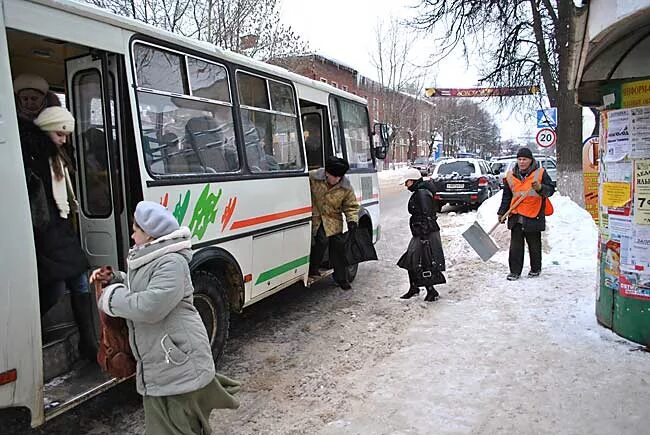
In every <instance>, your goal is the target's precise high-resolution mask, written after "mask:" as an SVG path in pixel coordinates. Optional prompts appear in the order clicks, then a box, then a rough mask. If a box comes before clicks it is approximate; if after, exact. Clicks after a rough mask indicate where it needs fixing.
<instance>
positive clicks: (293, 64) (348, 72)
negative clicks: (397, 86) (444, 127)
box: [273, 54, 435, 162]
mask: <svg viewBox="0 0 650 435" xmlns="http://www.w3.org/2000/svg"><path fill="white" fill-rule="evenodd" d="M273 63H276V64H278V65H281V66H283V67H285V68H288V69H289V70H291V71H293V72H295V73H297V74H300V75H303V76H305V77H308V78H310V79H313V80H317V81H321V82H323V83H327V84H328V85H330V86H334V87H336V88H339V89H342V90H344V91H347V92H350V93H352V94H355V95H358V96H360V97H362V98H365V99H366V100H367V101H368V111H369V113H370V118H371V122H386V123H388V124H391V125H394V124H395V122H396V121H395V119H392V120H391V119H387V118H389V117H391V116H390V115H388V116H387V115H386V113H395V112H398V113H399V114H398V116H399V121H398V123H399V124H400V125H399V126H398V128H397V135H396V137H395V139H394V140H393V146H392V147H391V148H392V150H391V152H390V153H389V156H388V158H387V159H386V161H387V162H406V161H407V160H412V159H414V158H416V157H419V156H427V155H428V154H429V149H430V148H429V145H430V142H431V135H432V134H431V132H432V131H433V128H432V121H433V112H434V108H435V106H434V105H433V104H432V103H430V102H428V101H424V100H422V99H419V98H417V97H416V96H413V95H408V94H405V93H397V92H393V91H390V90H388V89H385V88H382V86H381V84H379V83H378V82H376V81H374V80H372V79H370V78H368V77H364V76H362V75H361V74H359V72H358V71H357V70H355V69H354V68H352V67H351V66H349V65H345V64H344V63H342V62H339V61H337V60H335V59H332V58H328V57H325V56H322V55H320V54H310V55H305V56H296V57H291V58H284V59H281V60H277V61H275V62H273ZM391 106H393V107H392V109H393V110H391ZM394 116H395V115H393V117H394ZM409 144H410V147H409ZM409 149H410V153H409Z"/></svg>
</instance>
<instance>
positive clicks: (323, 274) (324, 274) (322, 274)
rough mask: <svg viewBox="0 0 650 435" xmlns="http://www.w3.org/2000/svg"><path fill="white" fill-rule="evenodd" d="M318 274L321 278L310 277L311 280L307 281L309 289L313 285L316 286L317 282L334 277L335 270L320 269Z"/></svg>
mask: <svg viewBox="0 0 650 435" xmlns="http://www.w3.org/2000/svg"><path fill="white" fill-rule="evenodd" d="M318 273H319V274H320V276H316V275H309V278H308V279H307V287H311V286H312V284H316V283H317V282H319V281H322V280H323V279H325V278H327V277H328V276H330V275H332V274H333V273H334V269H320V270H319V271H318Z"/></svg>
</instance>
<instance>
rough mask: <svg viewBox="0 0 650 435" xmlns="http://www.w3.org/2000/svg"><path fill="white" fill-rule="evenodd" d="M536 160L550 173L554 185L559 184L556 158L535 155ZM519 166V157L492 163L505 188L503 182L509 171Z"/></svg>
mask: <svg viewBox="0 0 650 435" xmlns="http://www.w3.org/2000/svg"><path fill="white" fill-rule="evenodd" d="M535 160H537V162H539V163H540V164H541V165H542V167H543V168H544V169H545V170H546V172H547V173H548V176H549V177H550V178H551V181H553V184H556V183H557V163H556V162H555V158H553V157H550V156H543V155H535ZM516 164H517V157H507V158H503V159H497V160H493V161H491V162H490V166H491V167H492V171H493V172H497V171H498V173H499V184H500V185H501V186H502V187H503V182H504V179H505V177H506V174H507V173H508V171H512V170H513V169H514V168H515V165H516Z"/></svg>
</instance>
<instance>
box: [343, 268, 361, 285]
mask: <svg viewBox="0 0 650 435" xmlns="http://www.w3.org/2000/svg"><path fill="white" fill-rule="evenodd" d="M346 269H347V272H348V282H352V281H354V278H356V277H357V271H358V270H359V265H358V264H353V265H352V266H348V267H346Z"/></svg>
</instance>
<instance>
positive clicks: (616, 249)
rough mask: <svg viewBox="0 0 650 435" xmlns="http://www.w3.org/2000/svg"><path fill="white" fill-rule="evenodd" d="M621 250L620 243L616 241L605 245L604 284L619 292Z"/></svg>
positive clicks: (610, 241)
mask: <svg viewBox="0 0 650 435" xmlns="http://www.w3.org/2000/svg"><path fill="white" fill-rule="evenodd" d="M620 248H621V245H620V243H619V242H617V241H615V240H609V241H608V242H607V243H605V262H604V263H605V264H604V270H603V272H604V284H605V287H607V288H609V289H612V290H618V279H619V275H620V272H621V269H620V260H621V257H620Z"/></svg>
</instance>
